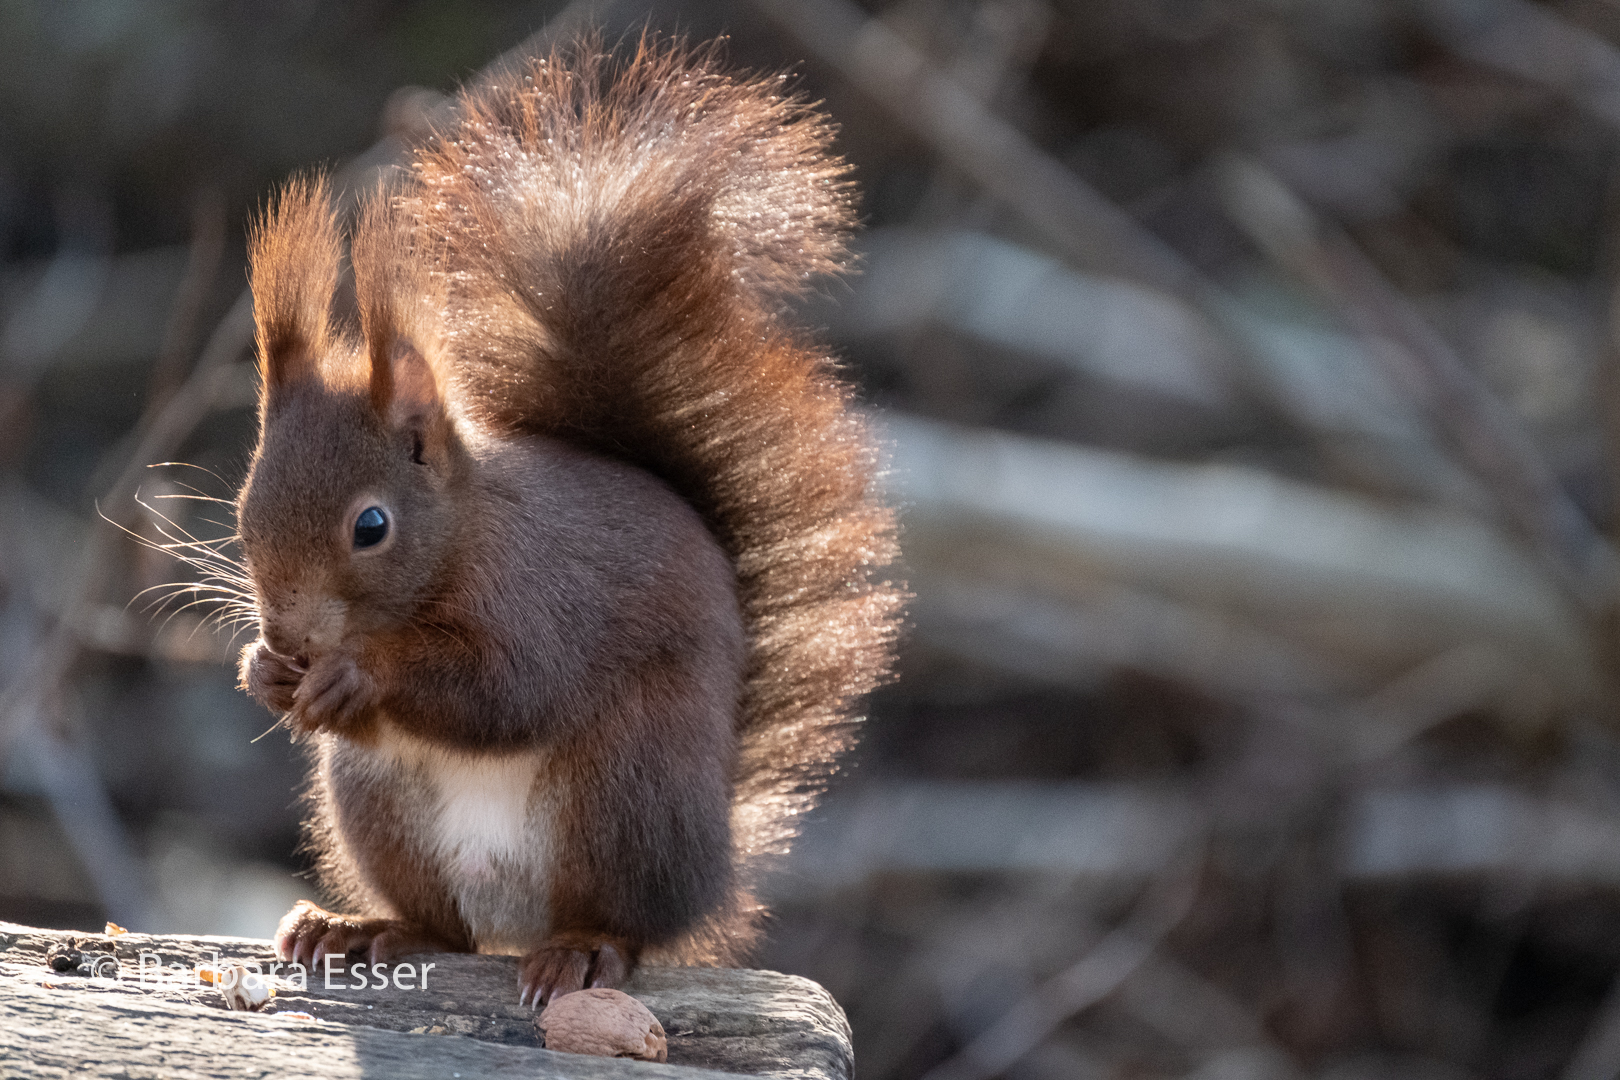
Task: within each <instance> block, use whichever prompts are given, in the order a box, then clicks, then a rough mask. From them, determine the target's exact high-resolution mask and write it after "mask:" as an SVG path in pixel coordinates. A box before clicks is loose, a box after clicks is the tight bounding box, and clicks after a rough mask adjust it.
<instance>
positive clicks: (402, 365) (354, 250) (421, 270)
mask: <svg viewBox="0 0 1620 1080" xmlns="http://www.w3.org/2000/svg"><path fill="white" fill-rule="evenodd" d="M350 259H351V261H352V262H353V264H354V293H355V300H356V301H357V303H358V304H359V307H360V332H361V334H362V335H363V336H364V337H365V340H366V353H367V355H368V357H369V359H370V363H371V380H370V385H371V404H372V407H373V408H374V409H376V410H377V414H378V415H379V416H381V417H382V418H383V420H384V421H385V422H387V423H388V424H389V426H391V427H395V428H401V427H406V426H411V427H415V428H416V429H417V430H418V431H419V432H422V433H423V434H424V436H425V437H426V438H427V440H428V441H429V442H432V441H433V439H434V435H435V432H434V431H429V430H428V429H430V428H437V427H438V426H439V422H440V421H441V420H442V419H443V417H444V401H443V398H442V396H441V394H440V392H439V382H438V378H437V376H436V374H435V372H434V370H433V365H432V363H431V362H430V361H429V360H428V353H429V352H430V351H431V350H433V349H435V348H436V346H437V337H436V334H435V328H436V326H437V322H436V320H435V318H434V312H435V304H434V297H435V295H436V292H435V289H436V284H435V280H434V278H433V275H432V272H431V268H430V267H429V266H428V265H427V264H426V262H425V261H424V259H423V257H422V255H421V254H420V253H419V252H417V251H416V249H415V245H414V243H413V238H412V236H411V229H410V226H409V223H408V222H407V221H406V220H405V219H404V217H403V216H402V215H401V214H400V213H399V211H398V209H397V208H396V207H395V206H394V203H393V201H392V199H390V197H389V193H388V191H387V189H386V188H382V189H379V190H378V191H377V192H376V193H375V194H373V195H371V196H369V197H368V198H367V199H366V200H365V202H364V203H363V204H362V206H361V208H360V217H359V222H358V224H357V225H356V227H355V231H354V239H353V242H352V244H351V250H350Z"/></svg>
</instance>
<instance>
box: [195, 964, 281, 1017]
mask: <svg viewBox="0 0 1620 1080" xmlns="http://www.w3.org/2000/svg"><path fill="white" fill-rule="evenodd" d="M197 974H198V975H199V976H200V977H201V978H202V981H203V982H206V983H213V984H214V986H216V987H217V988H218V989H219V992H220V993H221V994H223V995H224V997H225V1007H226V1008H228V1009H235V1010H237V1011H246V1012H258V1011H259V1010H260V1009H262V1008H264V1006H265V1003H266V1002H268V1001H269V1000H270V999H271V998H273V997H275V996H276V990H275V987H273V986H271V985H270V980H269V978H268V977H266V976H264V975H261V974H259V973H258V972H257V971H249V970H248V969H247V968H246V967H244V966H243V965H241V964H221V965H220V966H219V967H217V968H200V969H198V971H197Z"/></svg>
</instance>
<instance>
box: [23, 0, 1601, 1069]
mask: <svg viewBox="0 0 1620 1080" xmlns="http://www.w3.org/2000/svg"><path fill="white" fill-rule="evenodd" d="M591 20H595V21H596V22H597V23H598V24H599V25H602V26H604V27H606V28H607V30H608V31H609V33H610V35H613V36H616V35H618V34H619V33H621V32H624V31H626V30H629V29H631V28H636V27H639V26H641V25H643V24H644V23H647V22H650V23H651V25H652V26H653V27H655V28H658V29H663V30H678V31H680V32H684V33H686V34H689V35H691V36H693V37H698V38H705V37H710V36H713V35H717V34H721V33H726V34H729V35H730V36H731V43H730V51H731V56H732V58H733V60H734V61H735V63H736V64H737V65H739V66H741V67H747V68H753V69H756V70H765V71H778V70H784V69H785V70H791V71H792V72H793V73H794V75H795V78H796V79H797V83H798V86H799V88H800V90H801V92H802V93H804V94H805V95H807V96H809V97H811V98H814V99H819V100H821V101H823V102H824V103H825V108H826V109H827V110H828V111H829V112H831V114H832V115H833V116H834V117H835V118H836V119H837V120H838V122H839V123H840V124H841V125H842V135H841V149H842V151H843V152H844V153H845V154H846V155H847V156H848V157H849V159H850V160H851V161H852V162H853V163H854V164H855V166H856V176H857V178H858V180H859V182H860V184H861V187H862V189H863V203H862V212H863V216H864V220H865V226H866V227H865V230H864V232H863V234H862V235H861V237H860V238H859V240H858V242H857V247H858V249H859V251H860V253H861V261H860V265H859V273H858V274H856V275H854V276H852V277H850V278H849V279H847V280H846V281H844V282H838V283H828V284H826V285H825V286H824V287H823V288H822V290H821V291H820V293H819V294H818V295H817V296H816V297H814V298H812V299H811V300H810V301H808V302H807V303H806V304H805V309H804V311H803V313H802V316H803V318H804V319H806V320H807V321H809V322H810V323H811V324H812V325H815V326H819V327H822V328H824V329H825V332H826V334H827V336H828V337H829V339H830V340H831V341H832V342H833V343H834V345H835V347H836V349H837V352H838V354H839V355H840V356H841V357H842V358H844V360H845V361H846V363H847V367H848V371H849V373H850V376H851V377H852V378H853V379H854V380H856V381H857V382H858V383H859V385H860V386H861V388H862V392H863V394H864V395H865V398H866V400H867V401H868V402H869V403H870V404H871V406H872V407H873V408H874V409H876V410H878V411H879V412H880V414H881V416H882V418H883V420H882V422H883V424H884V425H885V426H886V427H887V429H888V432H889V436H890V439H891V442H892V463H891V464H892V468H891V472H890V476H891V483H892V484H893V485H894V487H895V490H896V493H897V497H898V498H900V499H901V500H903V502H904V506H905V515H906V539H905V544H906V566H905V569H904V573H905V576H906V577H907V578H908V579H909V580H910V582H911V583H912V587H913V589H914V591H915V593H916V600H915V603H914V604H913V606H912V612H911V622H910V627H909V631H908V637H907V641H906V645H905V648H904V653H903V658H902V663H901V668H900V677H899V679H898V681H897V682H895V683H894V684H893V685H892V686H890V687H888V688H887V689H885V690H884V691H882V692H881V693H880V694H879V695H877V696H876V698H875V699H874V700H873V702H872V704H871V710H870V711H871V719H870V722H869V724H868V726H867V731H866V736H865V741H864V744H863V745H862V747H861V749H860V751H859V752H858V754H856V755H855V757H854V758H853V759H852V761H851V762H850V767H849V768H848V769H847V770H846V771H845V775H844V776H843V778H842V780H841V783H840V784H839V785H838V786H837V788H836V789H835V790H834V791H833V793H832V794H831V795H830V796H829V798H828V799H827V800H826V803H825V806H824V808H823V810H822V811H821V812H820V813H819V814H818V815H817V816H816V819H815V820H814V821H813V822H811V824H810V827H809V829H808V831H807V834H806V836H805V838H804V840H803V842H802V844H801V847H800V851H799V854H798V858H797V859H796V860H795V862H794V863H793V865H792V869H791V870H790V872H788V873H787V874H785V875H784V876H782V877H781V878H780V879H779V880H778V881H777V882H776V884H775V886H774V887H773V888H774V893H773V896H772V900H773V903H774V905H775V909H776V912H777V914H776V917H775V921H774V924H773V931H772V939H771V944H770V946H769V948H768V949H767V950H766V951H765V953H764V955H763V956H762V957H761V958H760V962H761V964H762V966H769V967H775V968H778V969H780V970H784V971H789V972H795V973H799V974H803V975H806V976H809V977H811V978H813V979H816V980H818V981H820V982H822V983H823V984H825V985H826V986H827V987H828V988H829V989H830V990H831V991H832V992H833V993H834V994H835V995H836V996H837V997H838V999H839V1000H840V1001H841V1002H842V1003H843V1005H844V1007H845V1008H846V1009H847V1010H848V1012H849V1015H850V1019H851V1022H852V1024H853V1027H854V1032H855V1043H856V1050H857V1061H858V1067H859V1069H860V1071H861V1074H862V1075H863V1076H865V1077H867V1078H874V1080H875V1078H913V1077H923V1076H927V1077H930V1078H932V1080H945V1078H951V1080H965V1078H970V1077H971V1078H988V1077H992V1076H1007V1077H1017V1078H1029V1080H1045V1078H1054V1080H1055V1078H1060V1077H1079V1078H1089V1077H1133V1078H1134V1077H1189V1076H1190V1077H1198V1078H1200V1080H1240V1078H1255V1080H1270V1078H1288V1077H1307V1076H1308V1077H1322V1078H1324V1080H1357V1078H1361V1077H1368V1078H1371V1077H1423V1078H1431V1077H1433V1078H1448V1077H1481V1078H1484V1077H1491V1078H1504V1080H1505V1078H1520V1077H1523V1078H1530V1077H1558V1078H1564V1080H1604V1078H1611V1077H1614V1076H1616V1075H1617V1074H1620V984H1617V982H1616V976H1617V973H1620V734H1617V732H1620V729H1617V726H1616V722H1617V719H1620V572H1617V566H1620V563H1617V560H1616V557H1615V549H1614V547H1613V546H1612V543H1611V537H1612V536H1613V535H1614V533H1615V532H1616V530H1617V528H1620V509H1617V505H1616V478H1617V477H1620V378H1617V373H1620V355H1617V343H1616V342H1617V339H1616V326H1617V325H1620V318H1617V311H1616V304H1615V288H1616V284H1617V281H1620V3H1616V2H1615V0H1567V2H1559V3H1534V2H1529V0H867V2H865V3H863V4H860V5H857V4H856V3H853V2H851V0H730V2H720V0H685V2H672V3H668V4H659V5H656V6H653V7H651V8H649V7H647V6H646V4H645V2H644V0H643V2H631V0H619V2H612V0H607V2H603V3H599V4H597V5H596V6H595V7H594V8H592V7H586V6H582V5H581V4H574V5H570V6H567V7H566V8H565V7H564V5H563V4H561V3H559V2H555V0H554V2H552V3H546V2H530V3H515V2H497V0H476V2H473V0H467V2H451V0H411V2H395V0H352V2H350V3H345V4H318V3H315V2H313V0H297V2H291V3H285V2H283V3H268V2H262V0H233V2H221V3H213V4H205V3H200V2H196V0H189V2H188V0H85V2H79V3H71V4H61V3H45V2H42V0H41V2H34V3H30V2H27V0H23V2H11V3H6V4H0V97H3V99H4V100H5V102H6V106H5V108H4V110H0V918H4V919H10V920H15V921H20V922H25V923H32V924H36V925H46V926H54V927H84V928H96V927H99V926H100V925H101V923H102V921H103V920H104V919H108V918H111V919H114V920H116V921H118V922H120V923H122V924H124V925H126V926H130V927H131V928H133V929H140V930H150V931H174V932H188V933H203V932H214V933H230V934H249V935H255V936H264V935H267V934H268V933H269V932H270V931H271V930H272V928H273V927H274V924H275V921H276V919H277V918H278V917H279V916H280V915H281V913H282V912H284V911H285V910H286V908H287V906H288V905H289V904H290V903H291V901H292V900H293V899H295V898H296V897H297V896H299V895H300V894H307V893H308V892H309V886H308V885H307V884H306V883H305V882H304V881H303V879H302V878H301V877H300V876H299V874H300V873H301V872H302V870H303V862H302V860H301V857H300V856H299V855H298V854H297V852H296V847H297V839H298V835H297V807H296V798H295V793H296V790H297V788H298V787H299V785H300V782H301V773H302V765H301V762H300V760H299V757H298V753H297V751H296V750H295V749H294V748H292V747H290V746H289V745H288V742H287V739H286V736H285V734H284V733H283V732H282V731H280V730H273V731H269V732H268V733H266V732H267V729H269V728H270V727H271V717H270V716H269V715H268V714H267V713H266V712H265V711H264V710H262V709H261V708H259V707H258V706H257V705H255V704H253V703H252V702H251V701H249V700H248V699H247V698H246V697H245V696H243V695H242V694H240V693H239V692H237V691H236V690H235V689H234V686H233V684H234V677H233V671H232V666H231V659H232V656H233V653H234V650H235V648H236V647H239V645H240V643H241V642H240V639H232V638H231V636H230V634H229V628H228V627H227V628H225V629H220V628H218V627H216V626H213V625H210V624H209V623H208V622H207V621H206V616H207V614H208V607H207V605H206V604H204V605H202V606H200V607H195V606H188V605H189V604H190V602H191V601H193V600H197V599H203V598H205V597H206V594H205V593H182V594H180V595H179V596H177V597H174V598H171V599H164V597H165V595H166V593H165V590H163V589H158V590H157V591H156V592H150V593H143V592H142V590H146V589H150V588H153V587H154V586H162V585H165V584H166V583H171V582H185V581H188V580H192V578H193V577H194V576H195V575H193V574H192V572H191V571H189V570H187V569H186V568H185V567H183V566H181V565H180V564H179V563H177V562H175V561H174V560H172V559H170V558H168V557H167V556H164V555H162V554H161V553H158V552H154V551H152V550H150V549H146V548H142V547H141V546H139V545H138V544H136V543H135V542H133V541H132V540H130V539H128V538H127V537H126V536H125V534H124V533H123V532H121V531H120V530H128V531H130V532H133V533H136V534H138V535H140V536H142V537H145V538H146V539H148V540H156V541H158V542H163V540H164V535H165V533H167V534H168V535H170V536H171V537H194V538H196V539H197V540H198V541H199V542H201V543H204V544H211V543H213V542H215V541H218V540H220V539H221V538H223V537H226V536H228V533H229V516H228V507H226V506H221V505H218V504H214V503H209V502H206V501H198V500H197V499H193V498H186V496H193V495H200V496H206V497H220V498H226V499H228V498H229V496H230V495H231V493H232V491H233V489H234V487H235V485H236V483H237V482H238V481H239V480H240V478H241V476H242V474H243V470H244V467H245V464H246V460H247V455H248V452H249V450H250V447H251V443H252V439H253V435H254V430H253V413H252V402H253V395H254V389H255V388H254V376H253V374H252V369H251V365H250V363H249V356H248V348H247V345H248V338H249V334H250V318H249V309H248V307H247V304H246V300H245V299H244V296H243V287H244V280H245V279H244V256H243V236H244V228H245V222H246V220H247V218H248V217H249V215H250V214H251V213H252V212H253V210H254V209H255V208H256V207H257V206H259V205H261V204H262V202H263V200H264V198H265V197H266V195H267V194H268V192H269V191H270V190H271V189H272V187H273V185H274V184H275V183H276V182H277V181H278V180H279V179H280V178H282V177H284V176H285V175H286V174H287V173H288V172H290V171H291V170H293V169H296V168H299V167H304V166H308V165H311V164H326V165H328V166H331V167H334V168H336V169H338V170H340V173H339V175H340V177H341V178H342V180H343V181H344V182H345V183H347V184H351V185H356V186H364V185H365V184H368V183H369V182H371V180H372V179H373V178H374V177H375V175H376V170H377V168H379V167H381V166H386V165H387V164H388V163H390V162H392V161H396V160H398V159H399V155H400V153H401V147H402V145H403V143H404V142H405V141H408V140H409V139H411V138H413V137H416V136H419V135H420V133H421V132H422V131H423V130H424V129H425V127H426V126H427V125H429V124H431V122H432V121H433V119H434V117H436V116H442V115H443V113H442V110H443V108H444V97H443V95H445V94H447V93H450V92H453V90H454V89H455V87H456V86H457V85H459V84H461V83H462V82H465V81H467V80H470V79H474V78H476V77H477V73H478V72H479V70H480V69H482V68H483V67H484V66H485V65H487V64H489V63H490V62H491V61H493V60H494V59H495V58H497V57H498V56H500V55H501V54H502V53H503V52H506V51H507V50H510V49H513V48H518V47H522V43H524V42H526V41H527V42H529V43H530V44H529V46H528V47H530V48H533V47H535V43H536V42H537V41H543V40H545V37H546V35H547V34H548V33H552V34H555V33H558V32H564V31H566V28H568V27H572V26H578V25H582V24H584V23H586V22H589V21H591ZM548 28H549V30H548ZM535 34H539V35H540V37H539V38H533V37H531V35H535ZM157 462H184V463H187V464H186V465H185V466H180V465H171V466H166V467H162V468H156V469H153V468H148V466H149V465H151V464H153V463H157ZM164 517H167V518H168V519H169V522H168V523H165V521H164ZM132 597H133V598H135V599H133V600H132ZM154 598H155V599H156V601H157V602H156V604H155V606H154V605H153V603H152V601H153V599H154ZM261 736H262V737H261Z"/></svg>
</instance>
